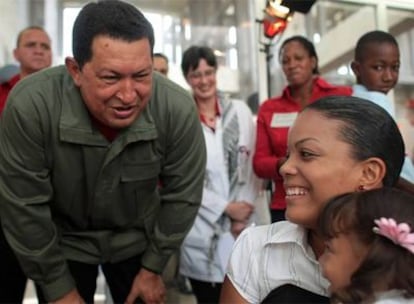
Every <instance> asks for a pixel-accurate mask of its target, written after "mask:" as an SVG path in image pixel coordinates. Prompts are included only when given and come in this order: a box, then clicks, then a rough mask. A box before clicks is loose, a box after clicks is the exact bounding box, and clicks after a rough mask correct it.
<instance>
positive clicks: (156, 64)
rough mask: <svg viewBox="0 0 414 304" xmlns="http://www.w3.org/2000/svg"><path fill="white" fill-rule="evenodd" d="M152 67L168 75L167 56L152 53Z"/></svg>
mask: <svg viewBox="0 0 414 304" xmlns="http://www.w3.org/2000/svg"><path fill="white" fill-rule="evenodd" d="M152 60H153V64H152V65H153V68H154V70H155V71H157V72H159V73H161V74H163V75H164V76H165V77H167V76H168V57H167V56H165V55H164V54H162V53H154V54H153V55H152Z"/></svg>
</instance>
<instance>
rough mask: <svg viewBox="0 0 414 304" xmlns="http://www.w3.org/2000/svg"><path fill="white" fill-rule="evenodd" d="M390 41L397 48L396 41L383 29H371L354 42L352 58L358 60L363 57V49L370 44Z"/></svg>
mask: <svg viewBox="0 0 414 304" xmlns="http://www.w3.org/2000/svg"><path fill="white" fill-rule="evenodd" d="M373 43H375V44H380V43H390V44H394V45H395V46H396V47H397V48H398V42H397V40H396V39H395V38H394V36H393V35H391V34H389V33H387V32H383V31H371V32H368V33H365V34H364V35H362V36H361V37H360V38H359V39H358V42H357V44H356V47H355V55H354V59H355V60H356V61H360V60H362V59H363V57H364V53H365V49H366V48H367V46H368V45H370V44H373Z"/></svg>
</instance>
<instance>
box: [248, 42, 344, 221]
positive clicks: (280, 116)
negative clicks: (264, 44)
mask: <svg viewBox="0 0 414 304" xmlns="http://www.w3.org/2000/svg"><path fill="white" fill-rule="evenodd" d="M279 60H280V63H281V65H282V69H283V73H284V75H285V77H286V80H287V82H288V85H287V86H286V87H285V88H284V90H283V92H282V95H280V96H278V97H274V98H271V99H268V100H266V101H265V102H264V103H263V104H262V105H261V106H260V107H259V112H258V117H257V139H256V150H255V153H254V158H253V167H254V171H255V172H256V174H257V176H259V177H261V178H265V179H269V180H272V181H273V182H274V186H275V188H274V189H273V195H272V202H271V205H270V209H271V218H272V222H276V221H280V220H284V219H285V209H286V202H285V190H284V189H283V180H282V177H281V175H280V174H279V167H280V166H281V164H282V163H283V161H284V159H285V157H286V152H287V146H286V145H287V133H288V130H289V127H290V126H291V125H292V123H293V121H294V120H295V118H296V116H297V114H298V112H299V111H301V110H302V109H303V108H304V107H305V106H306V105H307V104H309V103H312V102H314V101H315V100H317V99H319V98H321V97H324V96H329V95H351V93H352V90H351V88H350V87H345V86H334V85H332V84H330V83H328V82H326V81H325V80H324V79H323V78H322V77H320V76H319V69H318V56H317V54H316V51H315V47H314V45H313V44H312V42H310V41H309V40H308V39H306V38H305V37H302V36H293V37H291V38H288V39H287V40H285V41H284V42H283V43H282V45H281V47H280V51H279Z"/></svg>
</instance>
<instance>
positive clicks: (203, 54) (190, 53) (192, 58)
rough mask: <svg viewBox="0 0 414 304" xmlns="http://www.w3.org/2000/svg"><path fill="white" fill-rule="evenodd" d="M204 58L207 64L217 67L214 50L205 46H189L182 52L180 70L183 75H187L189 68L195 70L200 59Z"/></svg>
mask: <svg viewBox="0 0 414 304" xmlns="http://www.w3.org/2000/svg"><path fill="white" fill-rule="evenodd" d="M201 59H204V60H205V61H206V62H207V64H208V65H209V66H212V67H214V68H215V69H217V59H216V55H214V51H213V50H212V49H211V48H209V47H207V46H195V45H194V46H191V47H189V48H188V49H187V50H186V51H185V52H184V54H183V59H182V60H181V70H182V71H183V75H184V77H185V76H187V74H188V72H189V71H190V69H192V70H195V69H197V68H198V64H199V63H200V60H201Z"/></svg>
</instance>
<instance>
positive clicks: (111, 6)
mask: <svg viewBox="0 0 414 304" xmlns="http://www.w3.org/2000/svg"><path fill="white" fill-rule="evenodd" d="M99 35H103V36H108V37H111V38H114V39H120V40H124V41H127V42H133V41H136V40H140V39H143V38H147V39H148V41H149V43H150V47H151V54H152V50H153V47H154V31H153V29H152V26H151V23H149V21H148V20H147V19H146V18H145V17H144V15H143V14H142V13H141V12H140V11H139V10H138V9H137V8H135V7H134V6H133V5H131V4H128V3H126V2H123V1H118V0H105V1H99V2H97V3H94V2H91V3H88V4H87V5H85V6H84V7H83V8H82V10H81V11H80V13H79V15H78V16H77V18H76V20H75V24H74V25H73V38H72V45H73V47H72V50H73V56H74V58H75V60H76V62H77V63H78V65H79V68H82V67H83V65H84V64H85V63H86V62H88V61H89V60H91V58H92V42H93V39H94V38H96V37H97V36H99Z"/></svg>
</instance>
